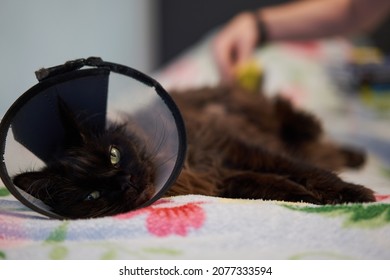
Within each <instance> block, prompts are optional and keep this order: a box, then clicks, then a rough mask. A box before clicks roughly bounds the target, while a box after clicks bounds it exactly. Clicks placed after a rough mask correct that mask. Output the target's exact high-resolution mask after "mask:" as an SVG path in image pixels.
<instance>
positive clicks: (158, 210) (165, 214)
mask: <svg viewBox="0 0 390 280" xmlns="http://www.w3.org/2000/svg"><path fill="white" fill-rule="evenodd" d="M167 204H168V205H167ZM200 204H202V202H189V203H185V204H183V205H172V203H171V201H170V200H168V199H163V200H161V201H159V202H157V203H155V204H153V205H152V206H149V207H147V208H143V209H140V210H137V211H133V212H129V213H125V214H120V215H118V216H116V218H118V219H130V218H132V217H134V216H138V215H140V214H144V213H146V214H147V217H146V228H147V230H148V232H149V233H151V234H153V235H155V236H159V237H166V236H169V235H179V236H187V235H188V233H189V232H190V231H191V230H194V229H196V230H198V229H200V228H201V227H202V226H203V224H204V222H205V219H206V215H205V212H204V210H203V208H202V207H201V206H200Z"/></svg>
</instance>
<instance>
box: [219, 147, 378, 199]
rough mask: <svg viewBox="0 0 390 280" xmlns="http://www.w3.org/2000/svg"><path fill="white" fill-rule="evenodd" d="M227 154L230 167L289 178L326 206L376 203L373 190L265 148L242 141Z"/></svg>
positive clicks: (226, 161)
mask: <svg viewBox="0 0 390 280" xmlns="http://www.w3.org/2000/svg"><path fill="white" fill-rule="evenodd" d="M227 154H229V157H227V158H226V159H225V165H226V167H228V168H232V169H240V170H245V171H252V172H257V173H260V174H275V175H279V176H282V177H284V178H288V179H289V180H290V181H293V182H295V183H296V184H299V185H301V186H302V187H304V188H305V189H307V190H308V191H309V192H311V193H314V194H315V197H317V198H318V199H319V200H320V201H321V203H324V204H328V203H329V204H334V203H345V202H370V201H375V198H374V196H373V192H372V191H371V190H369V189H367V188H365V187H363V186H360V185H355V184H351V183H347V182H344V181H342V180H341V179H340V178H339V177H338V176H337V175H336V174H334V173H332V172H330V171H328V170H325V169H322V168H318V167H316V166H314V165H311V164H308V163H305V162H302V161H300V160H296V159H293V158H290V157H288V156H283V155H280V154H277V153H274V152H271V151H268V150H265V149H262V148H261V147H250V146H249V145H246V144H245V143H240V141H239V140H236V141H234V140H231V143H229V145H228V151H227Z"/></svg>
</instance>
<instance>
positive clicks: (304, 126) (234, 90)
mask: <svg viewBox="0 0 390 280" xmlns="http://www.w3.org/2000/svg"><path fill="white" fill-rule="evenodd" d="M173 97H174V100H175V102H176V103H177V105H178V107H179V108H180V110H181V112H182V115H183V117H184V120H185V124H186V127H187V133H188V154H187V159H186V163H185V166H184V169H183V171H182V173H181V175H180V177H179V179H178V180H177V182H176V184H175V185H174V186H173V187H172V188H171V189H170V190H169V191H168V193H167V195H180V194H188V193H192V194H203V195H212V196H221V197H231V198H253V199H257V198H262V199H275V200H286V201H306V202H311V203H316V204H327V203H330V204H334V203H346V202H366V201H374V197H373V193H372V191H371V190H369V189H366V188H364V187H362V186H359V185H355V184H351V183H347V182H344V181H342V180H341V179H340V178H339V177H338V176H337V175H336V174H335V173H333V171H336V170H339V169H341V168H343V167H359V166H361V165H363V163H364V154H362V153H361V152H359V151H356V150H354V149H352V148H348V147H340V146H338V145H336V144H334V143H331V142H329V141H326V140H325V139H324V135H323V131H322V128H321V125H320V122H319V121H318V120H317V119H316V118H315V117H314V116H312V115H311V114H309V113H307V112H303V111H300V110H297V109H294V108H293V107H292V106H291V104H290V103H289V102H288V101H286V100H283V99H281V98H275V99H269V98H266V97H265V96H264V95H261V94H254V93H252V92H246V91H245V90H243V89H241V88H238V87H230V88H227V87H217V88H208V89H198V90H192V91H189V92H185V93H173Z"/></svg>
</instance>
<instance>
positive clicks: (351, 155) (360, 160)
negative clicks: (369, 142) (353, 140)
mask: <svg viewBox="0 0 390 280" xmlns="http://www.w3.org/2000/svg"><path fill="white" fill-rule="evenodd" d="M340 151H341V153H342V155H343V156H344V159H345V165H346V166H347V167H350V168H360V167H362V166H363V165H364V164H365V162H366V154H365V153H364V151H363V150H359V149H356V148H352V147H347V146H344V147H342V148H341V149H340Z"/></svg>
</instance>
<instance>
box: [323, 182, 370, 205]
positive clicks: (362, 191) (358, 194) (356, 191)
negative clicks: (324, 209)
mask: <svg viewBox="0 0 390 280" xmlns="http://www.w3.org/2000/svg"><path fill="white" fill-rule="evenodd" d="M374 201H375V196H374V192H373V191H372V190H370V189H368V188H365V187H363V186H360V185H355V184H350V183H343V186H342V187H341V188H340V189H339V190H338V192H337V193H336V194H335V196H333V197H327V198H326V202H325V203H326V204H341V203H362V202H374Z"/></svg>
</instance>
